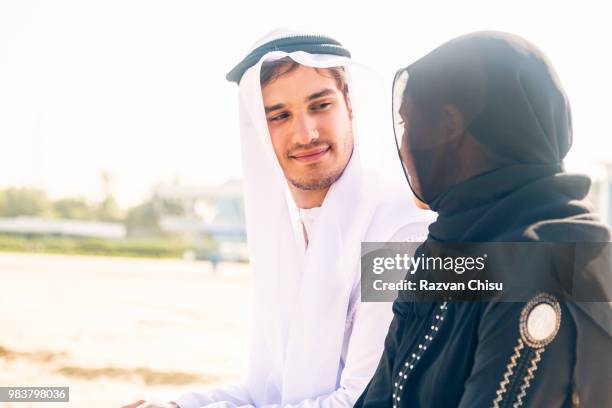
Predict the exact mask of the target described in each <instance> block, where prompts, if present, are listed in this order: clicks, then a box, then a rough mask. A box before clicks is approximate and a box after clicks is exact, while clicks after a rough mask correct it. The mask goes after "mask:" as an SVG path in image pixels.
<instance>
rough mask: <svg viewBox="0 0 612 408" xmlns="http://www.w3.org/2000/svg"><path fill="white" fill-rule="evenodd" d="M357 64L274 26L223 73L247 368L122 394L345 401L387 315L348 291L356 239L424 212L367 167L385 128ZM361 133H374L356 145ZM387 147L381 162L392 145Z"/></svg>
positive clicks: (354, 287) (377, 345)
mask: <svg viewBox="0 0 612 408" xmlns="http://www.w3.org/2000/svg"><path fill="white" fill-rule="evenodd" d="M359 69H360V67H359V66H356V65H355V64H353V63H352V61H351V59H350V53H349V51H348V50H347V49H346V48H344V47H343V46H342V44H340V43H339V42H338V41H336V40H334V39H332V38H329V37H326V36H319V35H313V34H304V33H296V32H287V31H276V32H273V33H271V34H269V35H268V36H266V37H265V38H263V39H262V40H261V41H259V42H258V43H257V44H256V45H255V46H254V48H253V49H252V50H251V51H250V52H249V54H248V55H247V56H246V57H245V58H244V60H243V61H242V62H241V63H240V64H238V65H237V66H236V67H235V68H234V69H233V70H232V71H231V72H230V73H229V74H228V75H227V79H228V80H230V81H233V82H236V83H238V84H239V97H240V125H241V141H242V159H243V172H244V185H245V207H246V221H247V236H248V244H249V251H250V260H251V267H252V271H253V274H254V286H255V296H254V298H255V305H254V328H253V332H252V345H251V351H250V361H249V364H248V373H247V376H246V380H245V381H244V382H243V383H239V384H233V385H227V386H223V387H219V388H211V389H209V390H202V391H194V392H188V393H185V394H183V395H181V396H180V397H178V398H176V399H174V401H173V402H170V403H157V402H145V401H138V402H136V403H134V404H131V405H128V407H139V408H145V407H147V408H150V407H169V406H172V407H176V406H179V407H181V408H192V407H202V406H211V407H212V406H215V407H221V406H223V407H261V406H266V407H284V406H291V407H302V408H306V407H313V408H314V407H352V406H353V405H354V403H355V401H356V400H357V397H358V396H359V395H360V394H361V392H362V391H363V389H364V388H365V386H366V384H367V382H368V381H369V379H370V378H371V376H372V375H373V373H374V370H375V368H376V365H377V364H378V361H379V358H380V355H381V353H382V347H383V340H384V336H385V332H386V330H387V327H388V325H389V323H390V321H391V316H392V313H391V310H390V307H389V305H388V304H386V303H378V304H375V303H370V304H366V303H361V302H360V255H361V254H360V251H361V242H362V241H387V240H389V239H392V238H393V239H401V240H412V241H414V240H419V239H420V240H422V239H424V237H425V235H426V228H427V225H428V224H429V222H430V220H431V217H430V216H429V215H427V214H423V213H422V212H417V210H416V207H415V206H414V204H413V203H412V202H411V201H410V199H409V197H405V196H406V194H405V193H404V192H402V194H399V192H400V191H399V189H398V190H397V194H396V193H395V190H394V188H395V187H396V186H395V185H394V183H393V181H392V180H391V179H389V180H388V179H385V177H384V176H383V175H381V174H380V173H379V172H378V169H377V168H376V166H372V167H371V168H368V167H367V166H366V162H367V161H368V160H369V158H368V156H372V155H374V153H375V152H374V151H375V150H377V147H382V145H383V143H384V142H385V138H384V137H380V134H379V133H382V132H381V129H382V127H377V126H376V116H375V109H377V108H380V106H377V105H376V103H377V101H375V100H373V98H374V95H372V94H371V93H368V92H365V91H360V90H359V88H360V87H362V88H363V86H364V85H365V83H366V81H368V80H367V78H366V79H364V77H360V71H359ZM368 124H370V125H371V126H370V129H374V130H375V131H376V132H377V133H372V132H371V131H368V127H367V126H368ZM373 137H375V138H378V139H380V140H381V141H382V142H383V143H380V142H378V141H377V143H375V144H374V145H373V146H374V148H371V149H360V141H362V140H363V138H373ZM388 146H389V149H388V151H387V153H388V154H386V155H385V151H384V149H382V150H381V152H379V153H380V155H378V156H377V157H378V158H380V159H381V160H384V161H386V162H389V161H391V160H393V157H394V156H395V154H397V153H396V152H395V147H394V146H393V143H392V141H391V139H390V138H389V143H388ZM376 154H378V153H376ZM372 160H375V159H372ZM377 164H380V163H377ZM398 181H400V180H399V179H398ZM398 184H399V183H398ZM406 208H412V209H414V211H410V210H409V211H405V209H406ZM400 209H401V212H400ZM399 213H401V214H402V216H401V217H398V216H397V214H399ZM236 301H240V299H237V300H236ZM245 310H246V308H245ZM249 310H250V308H249ZM202 346H205V345H202Z"/></svg>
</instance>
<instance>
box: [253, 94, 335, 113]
mask: <svg viewBox="0 0 612 408" xmlns="http://www.w3.org/2000/svg"><path fill="white" fill-rule="evenodd" d="M334 93H335V92H334V90H333V89H329V88H326V89H323V90H321V91H319V92H315V93H313V94H312V95H310V96H308V97H307V98H306V101H312V100H314V99H317V98H320V97H322V96H327V95H331V94H334ZM284 107H285V104H284V103H277V104H276V105H272V106H265V107H264V110H265V112H266V113H270V112H273V111H275V110H278V109H283V108H284Z"/></svg>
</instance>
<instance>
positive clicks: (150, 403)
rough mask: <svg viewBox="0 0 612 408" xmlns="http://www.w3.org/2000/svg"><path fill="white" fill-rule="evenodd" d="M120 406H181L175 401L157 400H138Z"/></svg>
mask: <svg viewBox="0 0 612 408" xmlns="http://www.w3.org/2000/svg"><path fill="white" fill-rule="evenodd" d="M121 408H181V407H179V406H178V404H176V403H175V402H172V401H170V402H159V401H145V400H139V401H136V402H134V403H132V404H129V405H124V406H122V407H121Z"/></svg>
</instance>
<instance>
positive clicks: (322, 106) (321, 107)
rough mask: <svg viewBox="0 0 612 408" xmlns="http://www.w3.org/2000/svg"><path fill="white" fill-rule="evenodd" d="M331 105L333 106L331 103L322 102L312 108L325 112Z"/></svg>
mask: <svg viewBox="0 0 612 408" xmlns="http://www.w3.org/2000/svg"><path fill="white" fill-rule="evenodd" d="M331 105H332V103H331V102H321V103H317V104H315V105H313V106H312V108H313V109H314V110H323V109H327V108H328V107H330V106H331Z"/></svg>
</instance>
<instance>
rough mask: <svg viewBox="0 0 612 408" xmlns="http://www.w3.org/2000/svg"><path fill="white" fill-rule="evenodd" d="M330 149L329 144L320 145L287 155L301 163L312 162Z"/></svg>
mask: <svg viewBox="0 0 612 408" xmlns="http://www.w3.org/2000/svg"><path fill="white" fill-rule="evenodd" d="M330 149H331V146H321V147H317V148H316V149H310V150H305V151H303V152H299V153H294V154H292V155H290V156H289V157H291V158H292V159H294V160H297V161H299V162H302V163H312V162H315V161H317V160H319V159H320V158H322V157H323V156H325V155H326V154H327V152H329V150H330Z"/></svg>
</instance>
